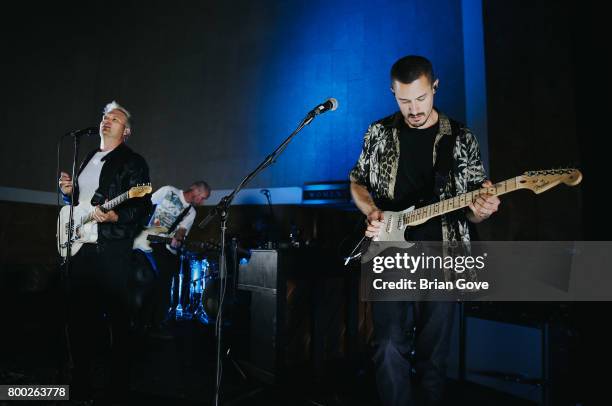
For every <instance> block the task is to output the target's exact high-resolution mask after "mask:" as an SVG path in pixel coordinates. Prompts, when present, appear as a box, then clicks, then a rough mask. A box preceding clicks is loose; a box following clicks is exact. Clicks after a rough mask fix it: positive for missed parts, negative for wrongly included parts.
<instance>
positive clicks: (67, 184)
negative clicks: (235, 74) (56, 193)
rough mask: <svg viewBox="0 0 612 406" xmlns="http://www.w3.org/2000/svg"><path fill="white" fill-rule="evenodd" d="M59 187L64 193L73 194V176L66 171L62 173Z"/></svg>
mask: <svg viewBox="0 0 612 406" xmlns="http://www.w3.org/2000/svg"><path fill="white" fill-rule="evenodd" d="M59 187H60V190H61V191H62V193H63V194H65V195H70V194H72V178H71V177H70V175H68V174H67V173H66V172H61V174H60V178H59Z"/></svg>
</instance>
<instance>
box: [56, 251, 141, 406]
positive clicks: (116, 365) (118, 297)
mask: <svg viewBox="0 0 612 406" xmlns="http://www.w3.org/2000/svg"><path fill="white" fill-rule="evenodd" d="M131 254H132V241H131V240H121V241H112V242H106V243H100V244H84V245H83V247H82V248H81V249H80V250H79V252H78V253H77V254H76V255H75V256H74V257H73V258H72V261H71V267H70V274H69V279H68V306H69V307H68V333H69V339H70V348H71V354H72V359H73V362H74V369H73V372H72V375H73V380H72V386H71V396H72V397H74V398H76V399H79V398H80V399H91V397H92V394H93V393H92V366H93V365H92V364H93V360H94V356H95V354H96V352H98V348H97V347H98V346H99V345H100V344H101V343H103V342H105V341H106V342H107V343H110V377H109V378H110V379H109V382H108V384H109V386H108V388H107V389H108V391H107V395H108V396H110V397H112V398H121V397H123V395H124V394H125V393H126V392H127V390H128V388H129V377H130V366H131V363H130V357H129V355H130V342H129V323H130V305H129V294H128V276H129V271H130V265H131ZM107 321H110V327H111V329H110V330H109V329H108V328H107V326H106V322H107Z"/></svg>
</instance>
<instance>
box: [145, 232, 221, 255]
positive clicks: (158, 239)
mask: <svg viewBox="0 0 612 406" xmlns="http://www.w3.org/2000/svg"><path fill="white" fill-rule="evenodd" d="M147 240H149V241H151V242H154V243H165V244H170V243H171V242H172V237H164V236H161V235H155V234H150V235H148V236H147ZM185 246H186V247H190V248H199V249H203V250H211V251H215V250H219V249H220V247H218V246H217V245H216V244H214V243H208V242H204V241H187V242H185Z"/></svg>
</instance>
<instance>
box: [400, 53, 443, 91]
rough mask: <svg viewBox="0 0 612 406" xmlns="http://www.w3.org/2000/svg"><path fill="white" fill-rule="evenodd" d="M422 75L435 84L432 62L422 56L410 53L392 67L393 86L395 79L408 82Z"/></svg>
mask: <svg viewBox="0 0 612 406" xmlns="http://www.w3.org/2000/svg"><path fill="white" fill-rule="evenodd" d="M421 76H425V77H427V79H429V83H431V84H433V82H434V71H433V66H432V65H431V62H429V59H427V58H425V57H422V56H418V55H408V56H405V57H403V58H401V59H398V60H397V62H395V63H394V64H393V66H392V67H391V86H393V81H394V80H397V81H398V82H400V83H404V84H408V83H412V82H414V81H415V80H417V79H418V78H420V77H421Z"/></svg>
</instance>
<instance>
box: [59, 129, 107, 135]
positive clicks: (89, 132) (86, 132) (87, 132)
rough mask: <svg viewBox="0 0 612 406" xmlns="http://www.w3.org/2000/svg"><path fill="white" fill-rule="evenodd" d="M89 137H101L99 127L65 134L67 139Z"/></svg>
mask: <svg viewBox="0 0 612 406" xmlns="http://www.w3.org/2000/svg"><path fill="white" fill-rule="evenodd" d="M89 135H100V129H99V128H98V127H87V128H83V129H82V130H75V131H70V132H68V133H66V134H64V136H65V137H83V136H89Z"/></svg>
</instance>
